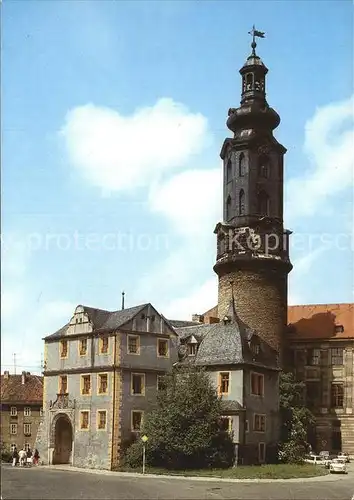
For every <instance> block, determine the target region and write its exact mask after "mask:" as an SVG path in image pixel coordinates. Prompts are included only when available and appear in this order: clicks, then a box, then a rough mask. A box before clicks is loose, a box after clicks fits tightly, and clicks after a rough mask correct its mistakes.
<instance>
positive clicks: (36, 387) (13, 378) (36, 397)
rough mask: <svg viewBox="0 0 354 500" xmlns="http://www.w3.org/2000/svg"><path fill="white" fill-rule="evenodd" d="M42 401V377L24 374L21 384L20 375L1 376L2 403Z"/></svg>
mask: <svg viewBox="0 0 354 500" xmlns="http://www.w3.org/2000/svg"><path fill="white" fill-rule="evenodd" d="M42 401H43V377H39V376H37V375H30V374H26V380H25V383H24V384H22V375H11V374H10V375H9V376H8V378H6V376H5V375H1V402H2V403H7V402H11V403H38V404H41V403H42Z"/></svg>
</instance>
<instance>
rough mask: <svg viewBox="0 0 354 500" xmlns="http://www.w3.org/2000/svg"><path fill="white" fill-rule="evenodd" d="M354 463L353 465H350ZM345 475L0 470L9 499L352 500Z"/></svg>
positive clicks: (353, 477) (352, 477) (350, 479)
mask: <svg viewBox="0 0 354 500" xmlns="http://www.w3.org/2000/svg"><path fill="white" fill-rule="evenodd" d="M351 465H352V464H351ZM350 468H351V472H350V473H349V474H348V475H346V476H331V478H329V479H327V478H322V479H321V480H318V479H317V480H315V481H306V482H281V483H279V482H273V483H269V482H268V483H257V482H254V483H241V482H239V483H227V482H217V481H215V482H214V481H213V482H210V481H192V480H183V479H167V478H165V479H163V478H161V479H155V478H148V477H146V478H145V477H144V478H142V477H122V476H120V475H119V474H96V473H88V472H85V471H83V472H77V471H75V472H74V471H65V470H64V471H63V470H55V469H50V468H41V467H38V468H35V467H33V468H28V469H26V468H25V469H20V468H18V467H17V468H14V469H13V468H11V467H10V466H8V465H5V466H3V467H2V481H1V482H2V498H3V500H8V499H19V500H20V499H21V500H22V499H26V500H27V499H29V500H31V499H37V500H45V499H48V500H61V499H63V500H64V499H65V500H66V499H68V500H69V499H75V500H76V499H79V498H85V499H157V498H158V499H165V498H166V499H190V500H192V499H209V498H210V499H215V500H217V499H219V498H224V499H240V500H241V499H244V500H255V499H257V500H266V499H267V500H268V499H272V500H288V499H289V500H290V499H291V500H351V499H352V496H353V494H354V467H352V466H351V467H350Z"/></svg>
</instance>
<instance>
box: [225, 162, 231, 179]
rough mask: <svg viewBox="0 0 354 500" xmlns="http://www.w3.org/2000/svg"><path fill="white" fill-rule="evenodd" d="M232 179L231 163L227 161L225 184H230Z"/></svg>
mask: <svg viewBox="0 0 354 500" xmlns="http://www.w3.org/2000/svg"><path fill="white" fill-rule="evenodd" d="M231 179H232V163H231V160H228V162H227V165H226V182H230V181H231Z"/></svg>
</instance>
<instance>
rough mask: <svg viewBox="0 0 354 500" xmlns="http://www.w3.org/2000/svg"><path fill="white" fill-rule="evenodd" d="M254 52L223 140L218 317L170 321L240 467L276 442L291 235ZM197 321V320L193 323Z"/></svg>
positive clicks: (261, 458) (271, 117)
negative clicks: (200, 372) (227, 430)
mask: <svg viewBox="0 0 354 500" xmlns="http://www.w3.org/2000/svg"><path fill="white" fill-rule="evenodd" d="M257 33H258V34H259V32H255V31H253V34H254V37H253V43H252V53H251V55H250V56H249V57H248V58H247V60H246V63H245V64H244V65H243V67H242V68H241V70H240V74H241V77H242V92H241V105H240V107H238V108H231V109H230V110H229V113H228V115H229V116H228V120H227V126H228V128H229V129H230V130H231V131H232V132H233V138H228V139H226V140H225V141H224V144H223V147H222V150H221V158H222V160H223V174H224V175H223V178H224V182H223V222H220V223H218V224H217V226H216V228H215V233H216V235H217V257H216V264H215V266H214V271H215V272H216V273H217V275H218V277H219V293H218V307H217V317H213V318H212V320H211V321H210V322H209V324H208V323H204V324H198V323H197V324H196V323H193V322H192V323H188V322H186V323H184V324H183V325H181V324H179V325H178V324H175V323H174V322H172V324H175V327H176V331H177V333H178V335H179V337H180V343H181V346H180V352H179V354H180V359H181V363H194V364H195V365H197V366H203V367H204V368H206V369H207V371H208V372H209V373H210V376H211V378H212V380H214V383H215V386H216V387H217V389H218V392H219V394H220V395H221V397H222V402H223V411H224V418H225V419H226V420H227V421H229V426H230V427H231V428H232V431H233V439H234V443H235V448H236V452H237V457H238V461H239V462H240V463H254V462H256V463H257V462H258V463H262V462H265V461H267V460H268V459H273V458H274V455H275V453H276V446H275V445H276V443H277V442H278V440H279V429H280V423H279V371H280V368H281V363H282V354H283V352H282V351H283V338H284V333H285V330H286V325H287V276H288V273H289V271H290V270H291V268H292V266H291V263H290V260H289V253H288V242H289V231H286V230H284V227H283V169H284V166H283V156H284V153H285V151H286V150H285V148H284V147H283V146H282V145H280V144H279V143H278V142H277V140H276V139H275V138H274V136H273V130H274V129H275V128H276V127H277V126H278V124H279V122H280V118H279V116H278V114H277V113H276V111H274V109H272V108H270V107H269V105H268V103H267V100H266V74H267V72H268V69H267V68H266V67H265V65H264V64H263V62H262V60H261V59H260V57H259V56H258V55H257V54H256V50H255V49H256V43H255V35H256V34H257ZM194 319H197V318H194Z"/></svg>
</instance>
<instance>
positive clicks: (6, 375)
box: [4, 370, 10, 379]
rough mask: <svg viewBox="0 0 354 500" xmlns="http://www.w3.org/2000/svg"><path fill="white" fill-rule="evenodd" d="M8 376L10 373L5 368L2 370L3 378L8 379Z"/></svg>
mask: <svg viewBox="0 0 354 500" xmlns="http://www.w3.org/2000/svg"><path fill="white" fill-rule="evenodd" d="M9 376H10V373H9V372H8V371H7V370H6V371H4V378H5V379H8V378H9Z"/></svg>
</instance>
